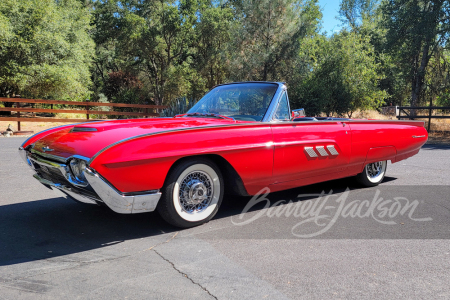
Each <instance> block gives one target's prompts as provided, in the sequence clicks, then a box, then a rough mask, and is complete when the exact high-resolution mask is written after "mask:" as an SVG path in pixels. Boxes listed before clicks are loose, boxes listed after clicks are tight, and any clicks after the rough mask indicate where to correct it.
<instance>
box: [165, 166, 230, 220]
mask: <svg viewBox="0 0 450 300" xmlns="http://www.w3.org/2000/svg"><path fill="white" fill-rule="evenodd" d="M223 186H224V185H223V178H222V174H221V172H220V170H219V168H218V167H217V166H216V164H215V163H214V162H212V161H210V160H209V159H205V158H192V159H190V160H186V161H183V162H181V163H180V164H178V165H177V166H176V167H175V168H174V169H173V170H172V171H171V172H170V174H169V175H168V177H167V179H166V183H165V185H164V187H163V190H162V192H163V194H162V197H161V200H160V202H159V204H158V208H157V210H158V212H159V214H160V215H161V217H163V219H164V220H166V221H167V222H168V223H170V224H172V225H174V226H177V227H182V228H188V227H193V226H197V225H200V224H203V223H206V222H208V221H209V220H211V219H212V218H213V217H214V215H215V214H216V213H217V211H218V209H219V207H220V204H221V203H222V198H223V192H224V191H223Z"/></svg>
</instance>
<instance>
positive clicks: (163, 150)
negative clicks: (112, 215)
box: [90, 123, 273, 193]
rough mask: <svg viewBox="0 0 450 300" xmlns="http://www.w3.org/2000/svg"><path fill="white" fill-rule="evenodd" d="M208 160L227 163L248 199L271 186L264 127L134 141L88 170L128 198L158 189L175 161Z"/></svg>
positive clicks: (187, 132)
mask: <svg viewBox="0 0 450 300" xmlns="http://www.w3.org/2000/svg"><path fill="white" fill-rule="evenodd" d="M206 154H215V155H220V156H221V157H223V158H224V159H225V160H227V161H228V162H229V163H230V164H231V165H232V166H233V168H234V169H235V170H236V171H237V173H238V174H239V176H240V177H241V178H242V180H243V182H244V185H245V188H246V189H247V191H248V192H249V193H252V191H253V190H257V189H258V188H260V187H261V185H263V186H264V185H268V184H270V180H271V179H272V167H273V144H272V132H271V129H270V126H269V125H267V124H262V123H258V124H246V125H234V126H225V127H224V126H221V127H215V128H196V129H192V130H179V131H172V132H161V133H157V134H151V135H145V136H137V137H134V138H130V139H127V140H124V141H121V142H119V143H116V144H113V145H111V146H109V147H107V148H106V149H104V150H102V151H100V152H99V153H98V154H96V155H95V156H94V157H93V158H92V159H91V161H90V167H91V168H93V169H94V170H96V171H97V172H98V173H99V174H101V175H102V176H103V177H104V178H105V179H107V180H108V181H109V182H110V183H111V184H113V185H114V186H115V187H116V188H117V189H118V190H119V191H121V192H126V193H127V192H130V193H132V192H140V191H146V190H158V189H161V188H162V186H163V185H164V181H165V179H166V177H167V174H168V172H169V170H170V168H171V166H172V165H173V164H174V163H175V162H176V161H177V160H179V159H181V158H183V157H189V156H194V155H206ZM257 191H258V190H257ZM257 191H256V192H257Z"/></svg>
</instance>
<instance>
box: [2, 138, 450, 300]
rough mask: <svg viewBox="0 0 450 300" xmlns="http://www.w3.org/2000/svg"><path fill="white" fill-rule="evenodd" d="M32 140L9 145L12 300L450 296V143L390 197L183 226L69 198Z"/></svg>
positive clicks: (6, 289) (309, 196)
mask: <svg viewBox="0 0 450 300" xmlns="http://www.w3.org/2000/svg"><path fill="white" fill-rule="evenodd" d="M22 141H23V139H21V138H0V154H1V155H0V298H1V299H19V298H20V299H73V298H75V297H78V298H81V299H120V298H122V299H143V298H145V299H153V298H155V299H180V298H182V299H214V298H215V299H326V298H350V299H373V298H379V299H397V298H398V299H404V298H416V299H417V298H429V299H436V298H441V299H449V298H450V287H449V282H450V210H449V209H450V203H449V198H450V184H449V183H450V180H449V177H448V170H449V169H450V148H448V147H447V148H446V147H443V146H432V145H431V146H430V145H427V146H426V147H424V148H423V150H422V151H421V152H420V153H419V154H418V155H417V156H415V157H413V158H410V159H408V160H405V161H403V162H399V163H397V164H393V165H389V166H388V175H387V176H388V177H386V179H385V182H384V183H383V184H382V185H380V186H379V187H376V188H366V189H361V188H359V187H357V186H356V185H355V184H354V183H353V181H352V180H349V179H344V180H337V181H332V182H327V183H323V184H317V185H313V186H309V187H303V188H298V189H293V190H289V191H285V192H280V193H274V194H269V195H268V196H267V197H260V198H258V199H251V198H230V197H228V198H226V199H225V201H224V206H223V207H222V208H221V211H220V212H219V214H218V215H217V216H216V217H215V219H214V220H212V221H211V222H209V223H208V224H205V225H203V226H200V227H197V228H193V229H188V230H181V231H179V230H178V229H176V228H173V227H171V226H169V225H167V224H165V223H164V222H163V221H162V220H161V219H160V217H159V216H158V215H157V214H156V213H149V214H142V215H134V216H124V215H118V214H114V213H112V212H110V211H108V210H106V209H104V208H101V207H94V206H85V205H82V204H78V203H75V202H70V201H67V200H65V199H62V198H57V197H56V196H55V195H54V194H53V192H52V191H50V190H47V189H46V188H45V187H43V186H41V185H40V184H38V183H37V182H35V180H34V179H32V178H31V170H29V169H28V167H26V166H25V164H24V163H23V162H22V161H21V160H20V158H19V156H18V155H17V151H16V149H17V147H18V146H19V145H20V144H21V143H22ZM347 188H348V189H347ZM251 201H253V202H251ZM278 201H281V202H278ZM277 202H278V203H277ZM248 203H250V204H248ZM253 204H254V205H253Z"/></svg>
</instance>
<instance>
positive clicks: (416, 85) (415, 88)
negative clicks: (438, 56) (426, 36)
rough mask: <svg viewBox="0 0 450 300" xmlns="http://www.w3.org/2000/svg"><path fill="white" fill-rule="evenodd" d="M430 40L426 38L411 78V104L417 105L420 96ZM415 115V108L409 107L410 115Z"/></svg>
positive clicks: (428, 58) (428, 59)
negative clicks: (417, 66)
mask: <svg viewBox="0 0 450 300" xmlns="http://www.w3.org/2000/svg"><path fill="white" fill-rule="evenodd" d="M430 44H431V41H430V40H427V41H426V42H425V45H424V46H423V50H422V59H421V61H420V66H419V68H418V69H417V70H416V72H415V76H414V77H413V80H412V86H411V106H418V105H419V100H420V96H421V93H422V89H423V84H424V82H425V70H426V68H427V66H428V62H429V61H430V56H429V55H428V53H429V50H430V46H431V45H430ZM415 115H416V110H415V109H411V116H415Z"/></svg>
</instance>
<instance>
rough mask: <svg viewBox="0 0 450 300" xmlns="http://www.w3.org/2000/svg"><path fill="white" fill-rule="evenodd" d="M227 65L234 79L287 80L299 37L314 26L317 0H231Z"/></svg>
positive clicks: (318, 13)
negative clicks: (230, 26) (230, 33)
mask: <svg viewBox="0 0 450 300" xmlns="http://www.w3.org/2000/svg"><path fill="white" fill-rule="evenodd" d="M234 7H235V18H236V19H237V21H238V22H236V23H235V24H234V28H233V29H232V36H233V40H232V43H231V44H230V50H229V51H230V52H231V53H232V56H231V61H230V68H231V69H232V70H233V71H232V72H231V78H232V79H234V80H262V81H267V80H287V78H286V77H288V76H289V75H288V74H291V68H292V66H293V65H294V64H295V60H296V59H297V58H298V51H299V49H300V44H301V40H302V39H303V38H305V37H307V36H310V35H313V34H314V33H315V31H316V29H317V25H318V22H319V18H320V16H321V13H320V9H319V7H318V5H317V1H316V0H310V1H296V0H275V1H273V0H261V1H254V0H243V1H236V2H234Z"/></svg>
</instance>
